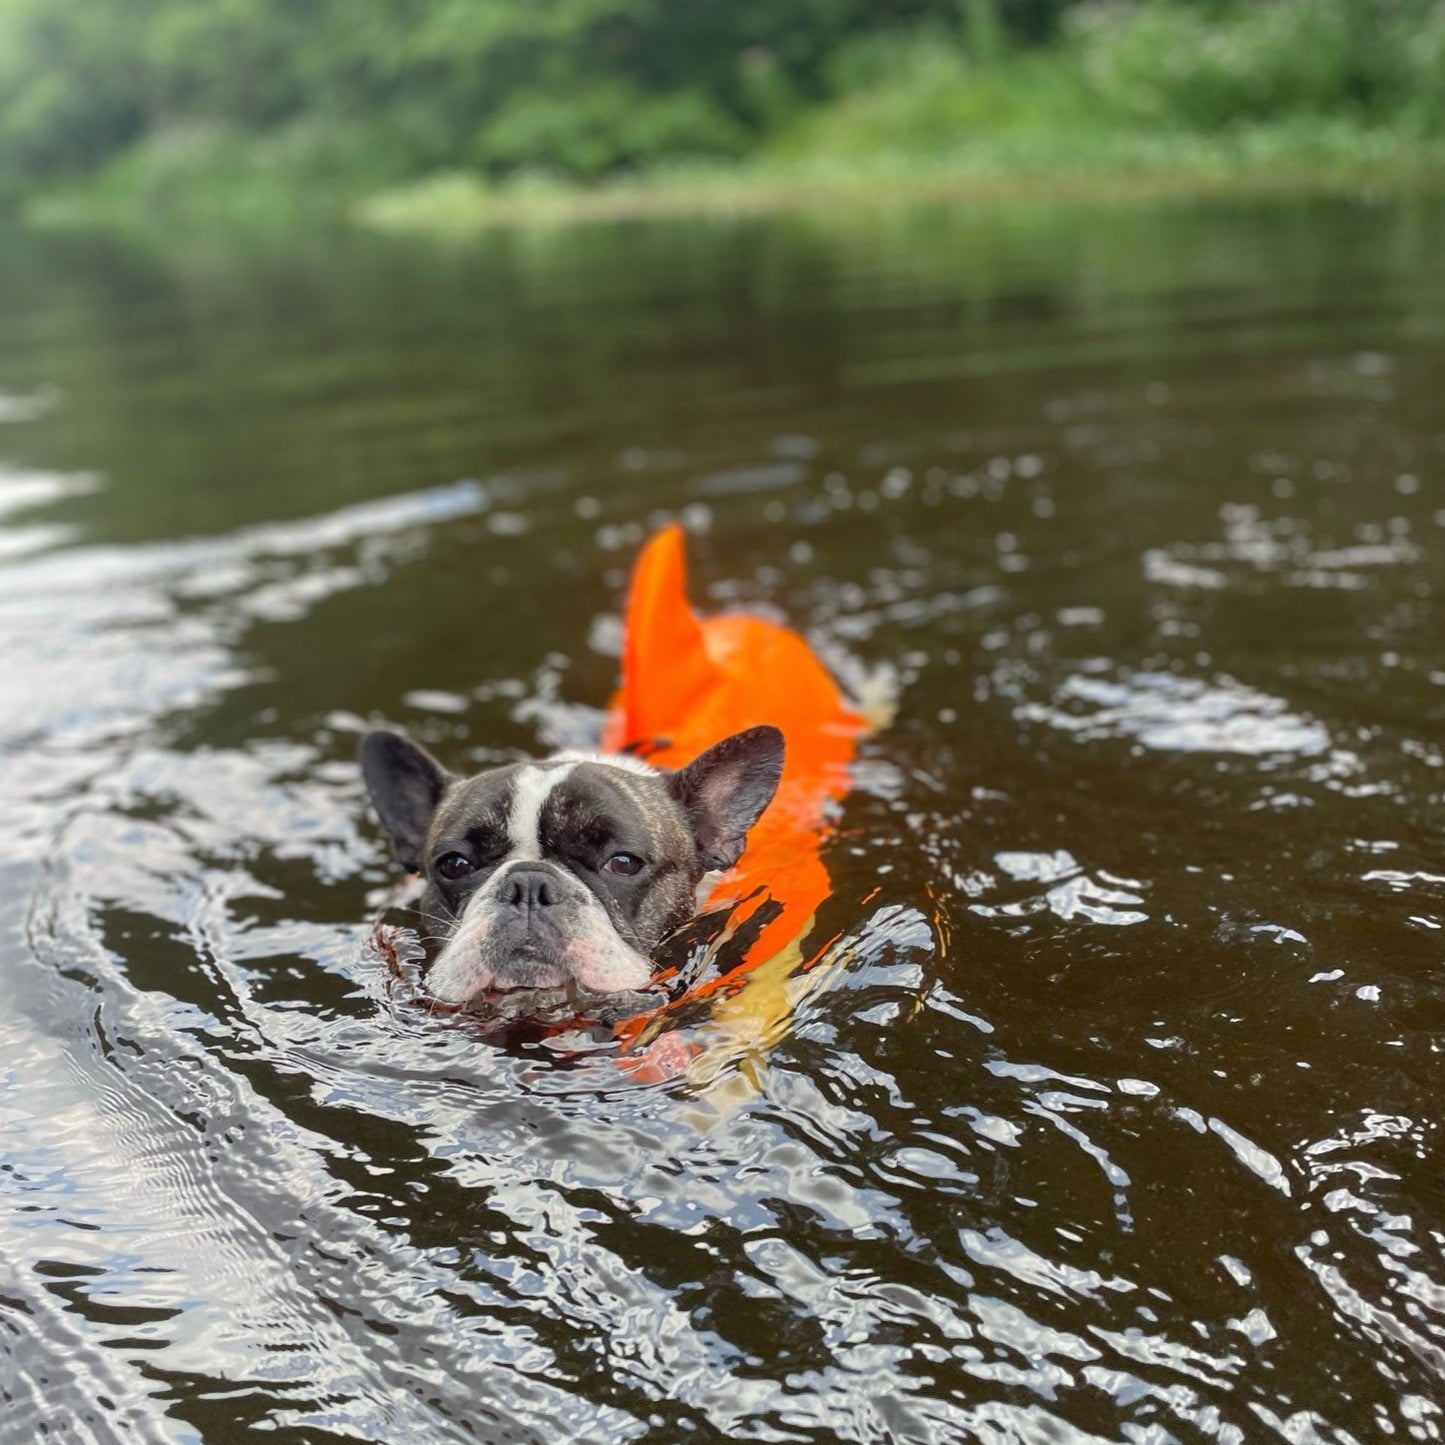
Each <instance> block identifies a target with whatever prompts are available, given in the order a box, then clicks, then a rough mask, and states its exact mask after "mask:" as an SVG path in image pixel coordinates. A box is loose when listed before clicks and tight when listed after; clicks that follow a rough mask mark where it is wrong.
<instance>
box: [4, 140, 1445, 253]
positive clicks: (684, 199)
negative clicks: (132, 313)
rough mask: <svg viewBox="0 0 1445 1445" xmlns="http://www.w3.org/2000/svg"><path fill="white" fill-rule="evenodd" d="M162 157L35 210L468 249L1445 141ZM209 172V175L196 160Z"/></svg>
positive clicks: (1107, 185)
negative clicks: (473, 156)
mask: <svg viewBox="0 0 1445 1445" xmlns="http://www.w3.org/2000/svg"><path fill="white" fill-rule="evenodd" d="M198 150H199V151H200V153H199V154H198V155H196V156H195V157H193V158H187V161H186V163H184V164H177V163H176V162H175V161H174V160H171V161H170V162H169V163H168V164H167V165H166V166H164V167H162V166H160V165H157V164H156V163H155V161H154V160H153V159H148V160H147V161H146V163H144V164H132V166H131V167H130V168H129V172H128V174H126V175H124V176H119V177H117V176H115V175H108V176H104V177H101V178H99V179H98V180H97V181H95V182H93V183H90V184H87V185H84V186H78V187H72V188H69V189H66V190H53V191H50V192H48V193H46V194H43V195H40V196H37V197H34V198H32V199H31V200H30V201H29V202H28V203H26V205H25V206H24V208H23V214H24V216H25V218H26V220H27V221H28V222H29V223H31V224H32V225H35V226H39V227H42V228H46V229H97V228H98V229H109V230H124V231H132V232H138V233H146V234H150V235H168V236H182V237H184V236H186V235H205V236H208V237H212V238H214V237H215V236H216V235H218V234H230V235H235V236H238V237H244V236H247V235H256V234H260V235H271V236H274V235H278V234H285V233H287V232H293V231H297V230H302V229H306V230H314V229H317V228H320V227H326V226H331V227H348V228H349V227H359V228H362V229H365V230H372V231H380V232H388V233H394V234H414V235H430V236H435V237H439V238H448V237H450V238H464V237H465V236H467V235H469V234H473V233H476V232H479V231H482V230H484V229H487V228H490V227H496V226H518V225H523V226H525V225H562V224H587V223H599V222H616V221H625V220H638V219H648V218H664V217H685V216H709V215H715V216H725V215H748V214H758V213H763V212H772V211H781V210H787V209H790V208H798V207H807V208H818V207H826V206H829V205H833V204H838V205H848V206H852V207H859V206H869V207H874V206H889V205H895V204H896V205H902V204H907V203H911V202H914V201H926V200H955V201H959V202H975V203H977V204H980V205H992V204H1001V203H1006V202H1009V201H1014V200H1032V199H1039V198H1047V199H1057V200H1070V199H1077V200H1089V199H1100V200H1108V199H1129V198H1134V197H1138V198H1142V199H1147V198H1152V197H1157V198H1168V197H1174V196H1178V197H1189V196H1201V197H1204V196H1221V195H1231V194H1238V195H1258V194H1261V193H1281V194H1302V193H1321V194H1331V193H1333V194H1368V193H1385V192H1395V191H1407V190H1428V189H1436V188H1439V187H1442V186H1445V142H1438V141H1432V142H1425V141H1413V140H1405V139H1402V138H1400V137H1399V136H1397V135H1395V134H1393V133H1391V132H1389V131H1385V130H1380V129H1367V128H1364V127H1361V126H1358V125H1354V124H1351V123H1349V122H1344V121H1334V122H1327V123H1321V124H1319V125H1313V126H1310V127H1308V128H1305V127H1302V126H1299V125H1289V126H1280V125H1272V126H1257V127H1253V128H1248V129H1242V130H1239V131H1236V132H1233V133H1231V134H1230V135H1227V136H1218V135H1189V134H1182V135H1181V134H1176V135H1162V136H1161V135H1144V134H1138V133H1134V134H1114V135H1109V134H1102V135H1101V134H1093V135H1089V134H1084V135H1075V136H1072V137H1068V136H1065V135H1063V134H1062V133H1055V134H1049V135H1043V134H1029V135H1022V136H1019V135H1015V136H1009V137H1002V138H1000V137H995V138H990V139H987V140H983V141H974V142H971V143H968V144H962V145H957V146H954V147H952V148H941V149H939V150H936V151H935V152H934V153H931V154H906V153H904V152H902V151H898V150H886V149H885V150H881V151H875V152H874V153H872V154H858V155H852V156H850V155H846V154H842V153H839V152H837V151H832V152H828V151H813V152H809V151H802V152H799V153H796V154H792V155H789V154H787V153H771V154H766V155H764V156H761V157H759V158H757V159H754V160H748V161H743V162H736V163H730V164H723V163H709V164H702V163H698V164H694V165H689V166H681V165H674V166H668V167H660V168H657V169H654V170H651V171H644V172H642V173H640V174H637V175H632V176H628V177H626V178H622V179H615V180H610V181H606V182H598V183H593V184H582V183H579V182H576V181H570V180H567V179H565V178H562V177H557V176H548V175H540V174H529V175H525V176H522V177H518V178H514V179H512V180H510V181H508V182H505V183H495V182H490V181H488V180H487V179H486V178H485V177H483V176H480V175H477V174H473V173H468V172H464V171H450V172H444V173H441V174H437V175H432V176H428V177H424V178H422V179H420V180H415V181H408V182H403V183H400V184H396V185H383V186H380V187H375V186H372V187H368V186H367V185H366V183H365V180H364V178H361V177H357V176H356V175H355V173H354V171H352V170H350V169H349V168H348V167H346V166H344V165H343V166H338V167H337V168H336V170H335V172H334V173H333V174H331V175H329V176H328V175H325V174H317V173H316V172H315V170H314V169H308V170H306V171H303V172H302V173H301V174H299V175H298V174H297V173H296V172H295V171H293V170H292V169H290V168H288V167H285V166H277V165H275V164H274V163H272V162H271V160H270V158H268V157H266V156H265V155H262V154H255V153H251V154H247V153H244V152H242V153H235V152H229V153H227V154H226V155H224V156H221V157H218V156H216V154H215V153H214V151H213V150H212V151H209V152H208V151H206V150H205V149H204V148H198ZM198 161H199V162H202V163H203V164H197V162H198Z"/></svg>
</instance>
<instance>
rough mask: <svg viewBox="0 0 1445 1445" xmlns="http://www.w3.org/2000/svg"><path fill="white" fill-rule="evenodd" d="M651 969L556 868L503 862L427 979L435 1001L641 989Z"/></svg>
mask: <svg viewBox="0 0 1445 1445" xmlns="http://www.w3.org/2000/svg"><path fill="white" fill-rule="evenodd" d="M651 975H652V964H651V962H650V961H649V960H648V959H647V958H645V957H644V956H643V955H642V954H640V953H639V952H637V950H636V949H634V948H633V947H632V946H631V945H630V944H628V943H627V942H625V941H624V940H623V938H622V937H621V935H620V934H619V933H618V931H617V928H616V926H615V925H614V923H613V921H612V919H611V916H610V915H609V914H608V912H607V909H606V907H605V906H604V905H603V903H602V902H601V900H600V899H599V898H598V897H597V896H596V895H595V894H594V893H593V892H592V891H591V889H589V888H588V887H587V886H586V885H585V884H584V883H583V882H582V881H581V880H580V879H579V878H577V877H576V876H575V875H573V874H571V873H569V872H567V870H566V869H564V868H560V867H558V866H557V865H556V864H555V863H547V862H533V861H521V860H519V861H517V862H515V863H509V864H504V865H503V866H502V867H501V868H499V869H498V870H497V872H496V873H494V874H493V875H492V877H491V878H489V879H488V880H487V882H486V883H485V884H484V885H483V886H482V887H481V888H479V889H478V890H477V892H476V893H474V894H473V895H472V897H471V899H470V900H469V901H468V903H467V906H466V907H465V909H463V911H462V916H461V918H460V920H459V921H458V923H457V926H456V931H455V932H454V933H453V934H452V936H451V938H449V939H448V940H447V942H446V945H445V947H444V948H443V949H442V951H441V953H440V954H439V955H438V956H437V959H436V962H435V963H434V964H433V965H432V967H431V969H430V971H429V972H428V974H427V980H426V984H427V989H428V991H429V992H430V993H431V994H432V995H433V996H434V997H436V998H438V999H440V1000H442V1001H444V1002H446V1003H453V1004H462V1003H465V1002H467V1000H468V999H471V998H474V997H476V996H477V995H478V994H482V993H489V992H500V991H509V990H516V989H540V988H559V987H563V986H565V985H567V984H570V983H575V984H577V985H579V986H581V987H582V988H584V989H588V990H590V991H593V992H598V993H608V992H613V991H615V990H618V989H640V988H644V987H646V985H647V982H648V980H649V979H650V978H651Z"/></svg>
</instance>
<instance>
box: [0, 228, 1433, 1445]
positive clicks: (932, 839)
mask: <svg viewBox="0 0 1445 1445" xmlns="http://www.w3.org/2000/svg"><path fill="white" fill-rule="evenodd" d="M845 222H846V224H845ZM1442 363H1445V204H1441V203H1437V202H1431V201H1426V200H1417V201H1411V202H1404V203H1399V204H1388V205H1387V204H1378V205H1367V204H1359V205H1349V204H1344V203H1329V204H1326V203H1292V204H1288V205H1284V204H1280V205H1267V204H1249V205H1238V206H1199V207H1193V206H1174V207H1171V208H1166V209H1158V210H1152V209H1144V208H1123V209H1114V210H1054V209H1037V210H1019V211H1001V212H987V213H982V214H973V213H970V212H969V211H968V210H967V209H963V208H960V209H956V210H951V211H950V210H927V211H915V212H908V213H904V214H887V215H885V214H883V213H878V214H875V215H865V216H862V217H851V218H845V217H841V216H838V215H817V216H812V217H798V218H790V219H779V220H775V221H768V222H749V223H746V224H742V223H739V224H735V225H734V224H706V225H702V224H700V225H672V226H655V227H637V228H621V227H620V228H617V229H591V230H581V231H555V232H539V233H535V234H512V235H503V236H498V237H495V238H492V239H489V240H486V241H484V242H481V243H479V244H477V245H476V246H475V247H473V248H471V249H469V250H466V251H462V252H445V251H442V252H437V251H431V250H427V249H425V248H418V249H407V248H401V247H396V246H391V245H380V244H377V245H364V244H361V243H359V242H355V241H352V242H348V243H345V244H341V245H332V246H327V245H322V244H320V243H317V244H316V245H315V246H314V247H311V248H309V249H307V248H302V249H299V250H297V251H295V252H292V253H287V254H279V255H272V256H265V257H257V258H251V259H248V260H236V259H234V258H227V257H225V256H219V255H206V254H200V255H193V256H186V257H182V258H179V259H177V258H174V257H172V258H168V259H162V258H159V257H156V256H151V255H148V254H146V253H144V252H138V251H133V250H127V249H125V248H124V247H123V246H121V245H119V244H107V243H103V242H100V241H84V240H76V239H71V240H65V241H60V240H56V239H53V238H52V239H48V240H44V241H42V240H40V239H37V238H30V239H26V238H23V237H18V236H8V237H5V238H3V239H0V393H3V396H0V418H3V420H0V664H3V674H0V675H3V684H4V685H3V691H0V890H3V894H0V896H3V899H4V905H5V906H4V908H3V911H0V1077H3V1091H0V1191H3V1195H4V1212H3V1217H0V1397H3V1410H0V1435H3V1437H4V1439H5V1440H7V1441H8V1440H15V1441H29V1440H32V1439H35V1438H38V1437H39V1436H40V1434H41V1432H42V1429H43V1427H45V1426H48V1427H50V1429H51V1430H52V1431H54V1432H55V1433H57V1434H58V1435H60V1436H62V1437H63V1438H66V1439H76V1440H93V1441H112V1440H115V1441H120V1440H125V1441H146V1442H150V1441H167V1442H169V1441H188V1440H199V1439H205V1440H208V1441H230V1440H239V1439H241V1438H251V1435H252V1434H253V1433H255V1432H260V1431H265V1432H266V1433H265V1435H264V1438H267V1439H270V1440H276V1441H282V1442H299V1441H308V1442H310V1441H329V1440H335V1441H341V1440H373V1441H386V1442H392V1441H395V1442H412V1441H428V1442H430V1441H449V1440H468V1439H479V1440H487V1441H498V1442H513V1441H532V1440H538V1441H545V1442H548V1445H551V1442H557V1441H562V1440H568V1441H571V1440H577V1441H593V1440H596V1441H613V1440H628V1441H631V1440H647V1441H652V1442H659V1445H669V1442H676V1441H681V1440H708V1441H722V1440H763V1441H835V1440H841V1441H867V1442H874V1441H895V1442H904V1441H910V1442H911V1441H933V1440H979V1441H986V1442H1006V1441H1010V1442H1011V1441H1019V1442H1034V1441H1050V1442H1070V1445H1072V1442H1080V1441H1094V1440H1109V1441H1127V1442H1131V1445H1154V1442H1163V1441H1173V1440H1181V1441H1192V1440H1205V1439H1207V1440H1219V1441H1226V1442H1252V1441H1261V1440H1264V1441H1267V1440H1282V1441H1290V1442H1312V1441H1328V1442H1345V1441H1357V1442H1369V1441H1384V1440H1420V1441H1426V1440H1438V1439H1440V1438H1441V1436H1442V1433H1445V1417H1442V1410H1441V1401H1442V1399H1445V1390H1442V1375H1445V1178H1442V1170H1441V1164H1442V1157H1441V1156H1442V1141H1441V1131H1440V1114H1441V1109H1442V1097H1445V1095H1442V1084H1445V1067H1442V1057H1441V1047H1442V1037H1445V798H1442V789H1445V726H1442V724H1445V647H1442V627H1441V624H1442V603H1441V598H1442V591H1445V487H1442V486H1441V479H1442V476H1445V365H1442ZM677 513H681V514H682V515H683V517H684V519H685V520H686V522H687V524H688V526H689V527H690V529H691V530H692V532H693V534H694V535H693V541H692V544H691V545H692V550H693V555H694V558H695V568H696V574H697V576H696V581H697V590H698V592H699V596H700V598H701V599H704V600H705V601H706V602H707V603H708V604H709V605H713V606H721V605H735V604H744V605H748V606H756V607H760V608H763V609H765V610H767V611H769V612H770V613H771V614H772V615H777V616H782V617H785V618H787V619H789V620H791V621H793V622H794V623H795V624H796V625H798V626H800V627H802V628H804V629H805V630H806V631H807V632H808V633H809V635H810V636H811V637H812V638H813V639H814V640H815V642H816V643H817V644H818V645H819V646H820V647H821V648H822V649H823V650H824V652H825V654H826V655H827V656H828V657H829V658H830V659H831V660H832V661H833V662H834V663H835V664H836V665H837V666H838V667H839V669H840V670H842V671H843V672H844V673H845V674H846V675H848V676H849V677H858V676H862V675H863V674H865V673H867V672H876V671H877V670H878V669H891V672H892V675H893V677H894V678H895V680H896V687H897V692H898V702H899V711H898V717H897V721H896V723H895V725H894V726H893V727H892V728H891V729H890V730H888V731H887V732H886V733H883V734H882V735H880V736H878V737H877V738H875V739H874V740H872V741H871V742H870V743H869V745H868V747H867V754H866V759H865V761H864V763H863V765H862V767H861V768H860V770H859V776H858V786H857V791H856V793H855V794H854V795H853V797H852V798H851V799H850V801H849V802H848V804H847V806H846V809H845V811H844V814H843V817H842V819H841V828H840V832H839V836H838V837H837V839H836V841H835V843H834V844H833V846H832V848H831V852H830V864H831V867H832V871H833V876H834V879H835V882H836V894H835V896H834V898H833V899H832V900H831V902H830V904H829V905H828V906H827V907H826V908H825V910H824V911H823V913H822V915H821V916H820V918H819V921H818V929H819V934H820V936H822V935H826V934H830V933H834V932H836V933H840V934H841V935H842V937H843V946H842V948H841V950H840V955H839V956H840V962H839V964H838V966H837V967H835V968H833V969H832V970H831V971H829V972H827V973H825V974H823V975H821V976H816V986H815V987H814V988H813V989H812V990H811V991H809V992H807V993H806V994H801V995H800V996H798V997H797V998H796V999H795V1011H794V1014H793V1018H792V1024H791V1028H790V1029H789V1030H788V1031H786V1033H785V1034H784V1036H783V1037H781V1038H780V1039H779V1040H777V1041H776V1043H775V1045H774V1046H772V1047H771V1048H769V1047H767V1044H766V1041H762V1040H759V1039H758V1038H757V1037H756V1036H755V1033H753V1034H750V1033H749V1030H748V1026H747V1025H748V1021H747V1019H746V1018H744V1019H741V1020H738V1019H734V1020H732V1021H731V1022H729V1023H727V1024H724V1023H722V1022H717V1023H713V1024H701V1025H696V1026H694V1027H693V1028H692V1030H691V1040H692V1041H693V1042H695V1043H697V1044H698V1045H700V1046H701V1047H702V1048H703V1049H704V1050H705V1051H706V1052H705V1058H706V1060H707V1067H706V1069H704V1070H702V1071H700V1072H699V1073H698V1075H697V1076H695V1077H693V1078H690V1079H680V1080H677V1081H674V1082H672V1083H665V1084H649V1083H643V1082H639V1081H637V1080H635V1079H633V1078H631V1077H629V1076H628V1075H627V1074H626V1073H624V1072H623V1071H622V1070H621V1069H619V1068H618V1066H617V1064H616V1062H615V1060H614V1058H613V1057H612V1056H611V1055H610V1054H609V1053H607V1052H606V1051H605V1050H602V1051H592V1052H588V1053H585V1054H583V1055H581V1056H580V1057H572V1058H567V1057H562V1056H559V1055H558V1054H557V1053H556V1052H555V1051H550V1050H548V1049H546V1048H541V1047H537V1048H533V1049H523V1050H514V1051H511V1052H507V1051H503V1050H501V1049H498V1048H496V1047H493V1046H491V1045H489V1044H487V1043H485V1042H483V1041H481V1040H479V1039H477V1038H476V1037H475V1036H474V1035H472V1034H469V1033H467V1032H465V1031H464V1030H461V1029H459V1028H457V1027H455V1026H454V1025H452V1024H450V1023H448V1022H447V1021H446V1020H441V1019H429V1018H426V1017H423V1016H419V1015H417V1014H416V1013H414V1012H410V1011H408V1010H406V1009H404V1008H398V1007H396V1006H395V1005H394V1004H392V1003H391V1002H389V1001H388V1000H387V998H386V995H385V988H384V984H383V978H382V971H381V970H380V968H379V965H378V964H377V963H376V961H375V960H374V959H373V958H371V957H370V956H369V955H368V954H367V952H366V950H365V948H364V946H363V945H364V940H365V937H366V933H367V928H368V920H369V919H370V918H371V917H372V915H373V912H374V909H375V906H376V903H377V901H378V899H379V898H380V897H381V896H382V893H383V890H384V889H385V887H386V885H387V883H388V880H389V879H390V877H391V871H390V867H389V863H388V858H387V854H386V850H385V849H384V847H383V846H382V843H381V840H380V838H379V836H378V833H377V830H376V829H375V827H374V826H373V825H372V824H371V822H370V821H369V819H368V818H367V817H366V810H365V807H364V804H363V798H362V793H361V789H360V785H359V782H358V779H357V776H356V771H355V768H354V766H353V763H352V754H353V748H354V735H355V730H356V728H357V727H358V726H359V725H360V721H361V720H362V719H364V718H369V717H372V716H374V715H381V716H386V717H388V718H390V719H392V720H394V721H396V722H399V723H402V724H404V725H406V726H408V727H410V728H412V729H414V730H415V732H416V733H417V734H418V735H419V736H421V737H423V738H425V739H427V740H428V741H429V742H430V743H432V744H433V745H434V746H435V747H436V748H437V749H438V750H439V751H441V752H443V753H444V754H446V755H447V756H449V757H450V758H452V759H454V760H457V761H462V760H465V759H468V758H470V759H472V760H474V761H477V762H485V761H489V760H496V759H501V758H510V757H513V756H516V755H518V753H519V752H522V751H533V750H544V749H546V748H549V747H551V746H553V745H556V744H558V743H563V742H574V741H577V740H580V739H584V738H586V737H587V736H588V735H589V733H590V731H591V730H592V729H593V728H594V727H595V724H596V720H597V716H598V714H597V712H596V709H597V708H598V707H599V706H600V705H601V704H602V703H603V702H604V700H605V698H606V696H607V693H608V690H609V688H610V686H611V684H612V681H613V678H614V675H615V671H616V656H615V654H616V646H617V640H618V622H617V613H618V607H619V603H620V600H621V594H622V588H623V585H624V580H625V575H626V568H627V566H628V564H629V562H630V560H631V557H632V554H633V552H634V550H635V548H636V546H637V544H638V542H639V540H640V539H641V538H642V537H643V535H644V534H645V532H646V530H647V529H648V527H649V526H650V525H651V524H652V523H653V522H654V521H655V520H657V519H660V518H662V517H664V516H668V515H673V514H677Z"/></svg>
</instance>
